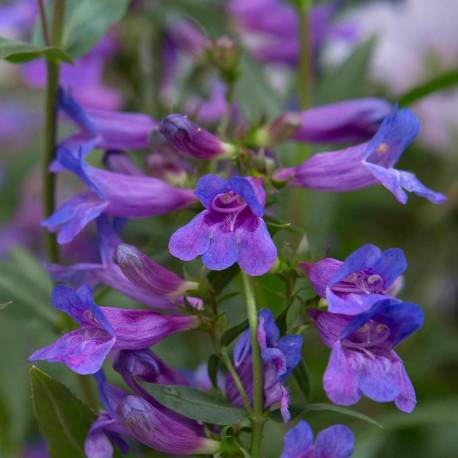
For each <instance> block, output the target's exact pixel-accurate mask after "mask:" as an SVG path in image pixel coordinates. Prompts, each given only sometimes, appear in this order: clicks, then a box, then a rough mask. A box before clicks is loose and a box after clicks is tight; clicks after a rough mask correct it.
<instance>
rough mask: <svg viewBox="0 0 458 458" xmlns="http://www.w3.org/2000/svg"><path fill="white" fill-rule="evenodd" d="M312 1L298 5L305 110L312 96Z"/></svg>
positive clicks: (300, 86) (300, 81)
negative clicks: (310, 18)
mask: <svg viewBox="0 0 458 458" xmlns="http://www.w3.org/2000/svg"><path fill="white" fill-rule="evenodd" d="M310 4H311V0H301V1H299V2H298V5H297V16H298V20H299V43H300V53H299V66H298V70H297V79H298V91H299V101H300V106H301V108H302V109H303V110H304V109H306V108H308V107H309V106H310V105H311V94H312V84H313V80H312V66H311V65H310V64H311V62H312V50H311V43H310V25H309V24H310V22H309V10H310Z"/></svg>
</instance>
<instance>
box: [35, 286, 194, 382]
mask: <svg viewBox="0 0 458 458" xmlns="http://www.w3.org/2000/svg"><path fill="white" fill-rule="evenodd" d="M52 303H53V305H54V307H56V308H57V309H59V310H61V311H63V312H65V313H66V314H67V315H69V316H70V317H72V318H73V319H74V320H75V321H77V322H78V323H79V325H80V328H79V329H76V330H74V331H70V332H68V333H67V334H64V335H63V336H62V337H60V338H59V339H57V341H56V342H54V343H53V344H51V345H50V346H48V347H45V348H42V349H41V350H37V351H36V352H35V353H33V354H32V355H31V356H30V358H29V359H30V361H38V360H46V361H49V362H61V363H64V364H66V365H67V366H68V367H69V368H70V369H71V370H73V371H74V372H77V373H78V374H94V373H95V372H97V371H99V370H100V369H101V367H102V365H103V362H104V360H105V358H106V357H107V355H108V353H109V352H110V351H111V350H116V349H118V350H122V349H126V350H141V349H144V348H147V347H149V346H150V345H153V344H156V343H158V342H160V341H161V340H163V339H164V338H165V337H167V336H169V335H171V334H175V333H177V332H181V331H185V330H188V329H191V328H194V327H196V326H197V325H198V320H197V318H196V317H193V316H183V315H160V314H158V313H155V312H152V311H150V310H129V309H119V308H112V307H99V306H98V305H97V304H95V302H94V299H93V296H92V290H91V288H90V287H89V286H82V287H81V288H79V289H78V290H74V289H72V288H70V287H68V286H64V285H57V286H56V287H55V288H54V290H53V293H52Z"/></svg>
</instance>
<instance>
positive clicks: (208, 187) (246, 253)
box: [169, 175, 277, 275]
mask: <svg viewBox="0 0 458 458" xmlns="http://www.w3.org/2000/svg"><path fill="white" fill-rule="evenodd" d="M195 194H196V195H197V197H198V198H199V200H200V201H201V202H202V204H203V205H204V206H205V210H204V211H202V212H201V213H199V214H198V215H197V216H195V217H194V219H192V220H191V221H190V222H189V223H188V224H187V225H186V226H184V227H182V228H180V229H178V230H177V231H176V232H175V233H174V234H173V235H172V237H171V238H170V241H169V250H170V253H172V255H173V256H176V257H177V258H179V259H181V260H183V261H190V260H192V259H194V258H196V257H197V256H202V261H203V263H204V264H205V265H206V266H207V267H208V268H209V269H211V270H223V269H227V268H228V267H230V266H231V265H232V264H234V263H235V262H237V263H238V264H239V266H240V267H241V268H242V269H243V270H244V271H246V272H247V273H248V274H250V275H262V274H265V273H266V272H267V271H268V270H269V269H270V268H271V267H272V265H273V264H274V262H275V260H276V258H277V248H276V247H275V244H274V243H273V241H272V239H271V237H270V235H269V232H268V231H267V228H266V225H265V223H264V220H263V219H262V215H263V213H264V204H265V192H264V189H263V187H262V184H261V180H260V179H256V178H252V177H247V178H243V177H232V178H230V179H229V180H224V179H222V178H220V177H218V176H216V175H205V176H203V177H202V178H201V179H200V180H199V182H198V183H197V187H196V190H195Z"/></svg>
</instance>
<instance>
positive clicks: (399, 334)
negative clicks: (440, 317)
mask: <svg viewBox="0 0 458 458" xmlns="http://www.w3.org/2000/svg"><path fill="white" fill-rule="evenodd" d="M310 315H311V316H312V317H313V319H314V320H315V323H316V326H317V328H318V331H319V333H320V336H321V339H322V340H323V342H324V344H325V345H326V346H328V347H330V348H331V349H332V351H331V356H330V358H329V362H328V366H327V368H326V372H325V374H324V378H323V382H324V390H325V391H326V394H327V395H328V397H329V399H330V400H331V401H332V402H334V403H335V404H338V405H352V404H356V403H357V402H358V401H359V399H360V398H361V396H363V395H364V396H367V397H368V398H370V399H373V400H374V401H377V402H391V401H394V403H395V405H396V407H398V409H399V410H402V411H403V412H412V411H413V410H414V408H415V404H416V397H415V391H414V388H413V386H412V383H411V382H410V379H409V377H408V375H407V373H406V371H405V369H404V365H403V363H402V360H401V358H400V357H399V356H398V355H397V353H396V352H395V351H394V350H393V348H394V347H395V346H396V345H398V344H399V343H400V342H401V341H402V340H404V339H405V338H406V337H408V336H409V335H410V334H412V333H413V332H415V331H417V330H418V329H419V328H420V327H421V326H422V325H423V319H424V318H423V312H422V310H421V309H420V307H419V306H418V305H417V304H411V303H407V302H399V301H395V300H392V299H383V300H381V301H379V302H377V303H376V304H374V305H373V306H372V307H371V308H370V309H369V310H368V311H367V312H364V313H360V314H359V315H356V316H350V315H342V314H333V313H329V312H320V311H319V310H316V309H314V310H311V311H310Z"/></svg>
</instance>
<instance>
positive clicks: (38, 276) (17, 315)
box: [0, 248, 59, 327]
mask: <svg viewBox="0 0 458 458" xmlns="http://www.w3.org/2000/svg"><path fill="white" fill-rule="evenodd" d="M24 282H26V284H27V288H24V287H21V285H24ZM51 288H52V282H51V280H50V278H49V275H48V274H47V273H46V272H45V271H44V269H43V267H42V266H41V265H40V263H39V262H38V261H37V260H36V258H35V257H34V256H33V255H32V254H31V253H30V252H28V251H26V250H24V249H23V248H13V250H12V252H11V258H10V259H8V260H7V261H0V297H2V298H5V299H6V300H11V301H13V305H11V306H9V307H8V308H7V309H6V310H5V311H4V313H6V314H7V315H8V316H9V317H11V318H14V319H17V320H18V321H20V320H23V319H24V315H25V314H24V311H27V312H28V313H27V316H28V318H29V319H30V318H32V317H33V318H36V319H39V320H41V321H44V322H46V323H47V324H48V325H50V326H51V327H55V326H56V324H57V322H58V321H59V312H57V310H55V309H54V308H53V307H52V305H51V301H50V294H51Z"/></svg>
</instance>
